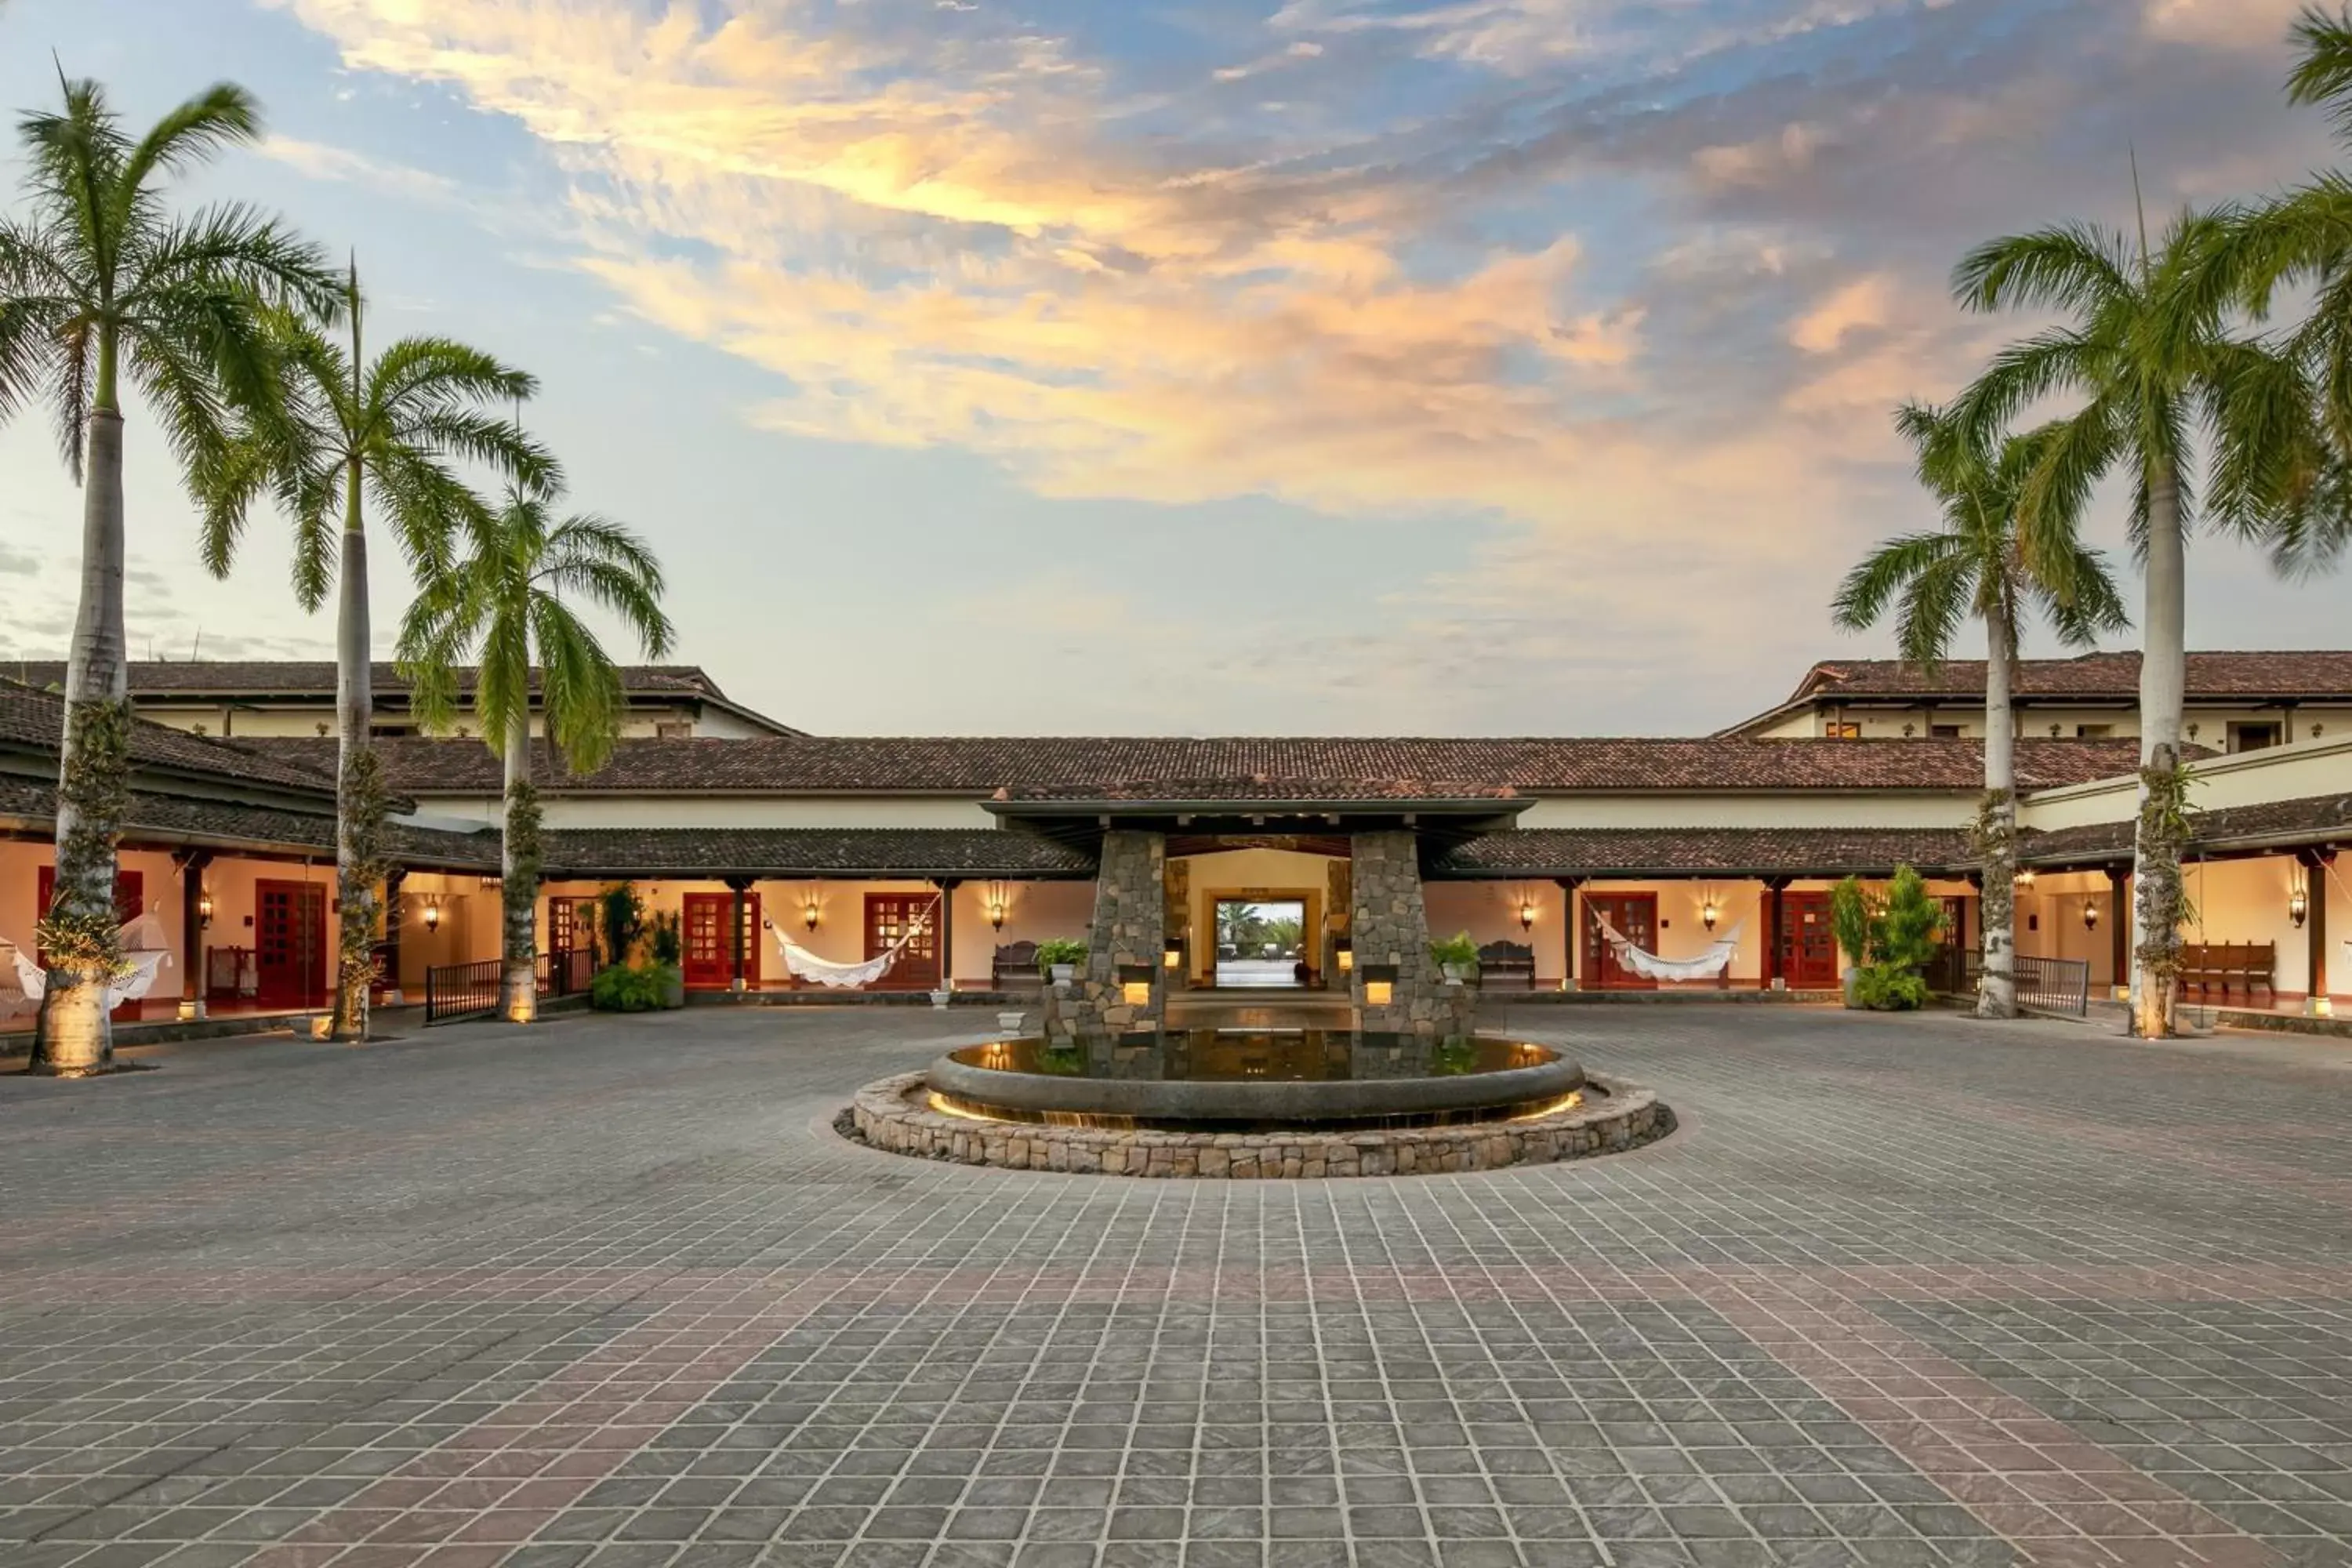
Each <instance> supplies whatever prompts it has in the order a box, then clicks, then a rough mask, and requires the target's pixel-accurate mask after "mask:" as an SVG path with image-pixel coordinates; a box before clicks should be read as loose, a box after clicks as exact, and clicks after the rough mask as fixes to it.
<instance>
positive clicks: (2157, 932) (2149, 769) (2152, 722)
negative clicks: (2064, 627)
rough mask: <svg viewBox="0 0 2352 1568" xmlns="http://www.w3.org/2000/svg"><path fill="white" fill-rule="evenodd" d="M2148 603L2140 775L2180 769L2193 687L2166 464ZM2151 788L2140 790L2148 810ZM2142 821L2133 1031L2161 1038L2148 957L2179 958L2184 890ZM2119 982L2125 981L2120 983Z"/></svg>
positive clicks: (2135, 873) (2173, 478) (2136, 855)
mask: <svg viewBox="0 0 2352 1568" xmlns="http://www.w3.org/2000/svg"><path fill="white" fill-rule="evenodd" d="M2188 574H2189V567H2188V540H2187V538H2186V535H2185V530H2184V526H2183V523H2182V520H2181V515H2180V484H2179V473H2178V471H2177V470H2176V469H2175V468H2174V467H2173V466H2172V464H2171V463H2170V462H2168V461H2159V462H2158V463H2155V464H2152V465H2151V468H2150V472H2149V474H2148V487H2147V605H2146V608H2145V612H2144V614H2143V615H2142V616H2141V622H2142V625H2143V626H2145V627H2146V632H2145V638H2144V648H2145V651H2144V652H2143V653H2142V654H2141V655H2140V671H2139V725H2140V746H2139V756H2140V768H2141V771H2142V773H2143V774H2144V775H2145V774H2151V773H2169V772H2170V771H2171V770H2173V769H2174V768H2177V767H2179V765H2180V724H2181V705H2182V702H2183V700H2184V696H2185V689H2186V687H2187V685H2188V676H2189V655H2188V651H2187V647H2188V643H2187V620H2188ZM2148 794H2149V791H2148V787H2147V783H2146V782H2145V779H2143V782H2142V784H2141V786H2140V802H2141V804H2142V805H2143V806H2145V805H2146V804H2147V798H2148ZM2149 829H2150V823H2149V820H2148V815H2147V812H2146V811H2143V812H2142V813H2141V816H2140V824H2139V828H2138V832H2137V837H2136V840H2135V843H2134V849H2133V866H2132V889H2133V895H2134V896H2133V899H2132V952H2133V955H2134V960H2135V962H2134V963H2133V964H2132V975H2131V998H2132V1031H2133V1033H2135V1034H2137V1035H2138V1036H2140V1037H2142V1038H2144V1039H2151V1040H2154V1039H2162V1038H2165V1037H2168V1036H2169V1035H2170V1034H2171V1033H2172V1029H2173V1020H2172V1003H2173V985H2172V981H2171V979H2170V978H2169V971H2170V969H2171V967H2172V966H2171V964H2170V963H2165V964H2163V965H2162V969H2163V970H2164V971H2165V972H2166V973H2163V974H2152V973H2150V971H2149V967H2148V963H2147V960H2148V957H2149V956H2150V955H2151V954H2158V955H2166V954H2173V953H2177V952H2179V947H2180V928H2179V921H2178V919H2177V915H2176V911H2177V910H2178V908H2179V900H2178V899H2177V897H2176V896H2175V895H2176V894H2177V892H2178V890H2179V886H2180V856H2179V848H2178V847H2177V846H2174V845H2171V844H2169V843H2168V842H2167V841H2165V840H2164V839H2163V838H2162V837H2160V836H2158V835H2154V834H2151V832H2150V831H2149ZM2116 978H2117V980H2118V982H2120V981H2121V979H2122V976H2120V975H2119V976H2117V977H2116Z"/></svg>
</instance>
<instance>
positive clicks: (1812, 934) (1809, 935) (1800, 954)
mask: <svg viewBox="0 0 2352 1568" xmlns="http://www.w3.org/2000/svg"><path fill="white" fill-rule="evenodd" d="M1777 940H1778V942H1780V978H1781V979H1782V980H1783V981H1785V982H1786V983H1787V984H1788V987H1789V989H1790V990H1791V991H1828V990H1833V989H1834V988H1835V987H1836V985H1837V983H1838V944H1837V934H1836V931H1834V929H1833V928H1832V926H1831V924H1830V896H1829V895H1828V894H1827V893H1783V894H1781V895H1780V931H1779V933H1778V936H1777Z"/></svg>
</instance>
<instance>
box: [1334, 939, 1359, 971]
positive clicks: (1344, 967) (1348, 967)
mask: <svg viewBox="0 0 2352 1568" xmlns="http://www.w3.org/2000/svg"><path fill="white" fill-rule="evenodd" d="M1331 962H1332V963H1336V964H1338V965H1339V973H1342V974H1346V973H1350V972H1351V971H1352V970H1354V968H1355V967H1356V944H1355V943H1353V942H1349V940H1348V939H1347V938H1346V937H1344V936H1343V937H1339V938H1338V939H1337V940H1335V941H1334V942H1332V943H1331Z"/></svg>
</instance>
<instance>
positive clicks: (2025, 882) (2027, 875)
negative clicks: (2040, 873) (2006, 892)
mask: <svg viewBox="0 0 2352 1568" xmlns="http://www.w3.org/2000/svg"><path fill="white" fill-rule="evenodd" d="M2016 886H2018V887H2021V888H2022V889H2025V890H2026V891H2027V892H2029V893H2030V892H2032V891H2033V868H2032V867H2031V866H2025V867H2021V868H2019V870H2018V873H2017V879H2016Z"/></svg>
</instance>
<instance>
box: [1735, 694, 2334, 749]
mask: <svg viewBox="0 0 2352 1568" xmlns="http://www.w3.org/2000/svg"><path fill="white" fill-rule="evenodd" d="M2188 716H2189V722H2190V723H2192V724H2195V725H2196V726H2198V730H2199V733H2198V735H2197V736H2196V737H2194V738H2195V739H2196V740H2197V741H2198V742H2200V744H2203V745H2208V746H2210V747H2212V748H2213V749H2214V750H2216V751H2220V750H2221V749H2222V748H2223V747H2224V746H2226V745H2227V744H2228V742H2229V731H2230V726H2231V724H2273V723H2279V722H2281V721H2284V723H2285V725H2286V738H2287V739H2288V740H2290V741H2293V742H2305V741H2309V740H2312V739H2314V738H2315V737H2314V736H2313V734H2312V731H2313V729H2314V728H2315V727H2316V728H2317V729H2318V730H2319V731H2320V732H2321V738H2326V737H2333V736H2338V735H2342V734H2343V733H2345V731H2346V730H2347V728H2352V708H2343V707H2336V708H2330V707H2325V706H2315V707H2305V708H2301V709H2298V710H2295V711H2294V713H2291V714H2289V713H2283V712H2282V711H2281V710H2278V709H2276V708H2251V707H2233V706H2229V705H2226V704H2220V705H2213V706H2205V705H2201V704H2192V705H2190V707H2189V710H2188ZM1832 723H1848V724H1859V725H1861V726H1862V738H1863V739H1864V740H1868V741H1884V740H1904V739H1917V738H1922V737H1925V736H1927V735H1928V734H1930V733H1932V732H1933V726H1935V725H1937V724H1957V725H1958V726H1959V730H1960V737H1961V739H1963V740H1970V741H1974V740H1981V739H1982V738H1983V736H1984V732H1985V726H1984V708H1983V705H1982V704H1981V702H1979V703H1978V704H1976V705H1975V706H1973V707H1971V706H1968V705H1966V704H1955V705H1944V706H1938V707H1937V708H1934V709H1927V708H1907V709H1904V708H1838V707H1835V706H1828V707H1823V708H1820V709H1814V710H1808V711H1806V712H1803V713H1798V714H1794V715H1791V716H1790V717H1789V718H1787V719H1783V720H1780V721H1778V722H1776V723H1774V724H1772V725H1770V726H1769V727H1767V728H1765V729H1761V730H1759V731H1755V732H1756V733H1757V734H1758V735H1759V736H1765V737H1769V738H1770V739H1773V740H1804V739H1812V738H1819V737H1822V736H1825V735H1826V734H1827V733H1828V731H1829V726H1830V725H1831V724H1832ZM1906 724H1907V725H1909V726H1910V727H1911V729H1910V733H1909V735H1907V736H1906V734H1905V732H1904V726H1905V725H1906ZM2053 724H2055V725H2056V726H2058V737H2057V738H2059V739H2061V740H2072V739H2074V738H2075V737H2076V735H2077V734H2078V733H2079V731H2080V729H2081V727H2082V726H2084V725H2100V724H2104V725H2106V726H2108V729H2109V732H2110V734H2111V735H2112V737H2113V738H2114V739H2116V740H2129V739H2132V738H2135V737H2137V735H2138V734H2139V732H2140V725H2139V710H2138V709H2137V707H2126V708H2056V707H2042V706H2040V705H2038V704H2037V705H2035V706H2032V707H2029V708H2026V709H2023V710H2021V711H2020V713H2019V714H2018V733H2020V734H2021V735H2023V736H2025V737H2026V738H2027V739H2029V740H2048V739H2050V738H2051V733H2050V727H2051V726H2052V725H2053Z"/></svg>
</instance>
